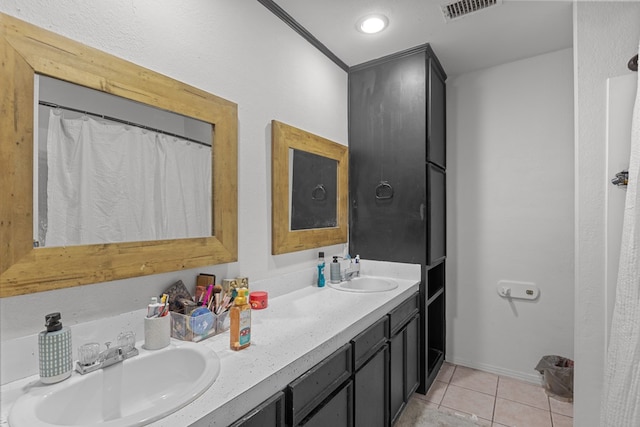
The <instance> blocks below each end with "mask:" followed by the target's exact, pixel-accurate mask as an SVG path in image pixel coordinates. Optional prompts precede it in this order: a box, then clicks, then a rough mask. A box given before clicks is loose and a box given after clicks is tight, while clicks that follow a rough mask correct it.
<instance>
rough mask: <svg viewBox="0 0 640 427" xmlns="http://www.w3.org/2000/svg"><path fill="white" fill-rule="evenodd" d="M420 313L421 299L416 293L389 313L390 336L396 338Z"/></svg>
mask: <svg viewBox="0 0 640 427" xmlns="http://www.w3.org/2000/svg"><path fill="white" fill-rule="evenodd" d="M419 311H420V298H419V294H418V292H416V293H415V294H413V295H412V296H410V297H409V298H408V299H407V300H406V301H404V302H403V303H402V304H400V305H399V306H398V307H396V308H394V309H393V310H391V312H390V313H389V335H390V336H391V337H392V336H394V335H395V334H396V333H397V332H398V331H399V330H400V329H401V328H402V326H404V324H405V323H407V322H408V321H409V320H410V319H411V318H412V317H413V316H414V315H415V314H416V313H418V312H419Z"/></svg>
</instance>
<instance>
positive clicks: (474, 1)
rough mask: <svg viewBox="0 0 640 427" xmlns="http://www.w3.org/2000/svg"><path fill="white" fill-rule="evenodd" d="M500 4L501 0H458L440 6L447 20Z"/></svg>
mask: <svg viewBox="0 0 640 427" xmlns="http://www.w3.org/2000/svg"><path fill="white" fill-rule="evenodd" d="M501 4H502V0H460V1H457V2H454V3H449V4H443V5H442V6H441V7H442V14H443V15H444V20H445V21H447V22H448V21H453V20H455V19H460V18H463V17H465V16H467V15H469V14H472V13H474V12H479V11H481V10H484V9H486V8H488V7H492V6H499V5H501Z"/></svg>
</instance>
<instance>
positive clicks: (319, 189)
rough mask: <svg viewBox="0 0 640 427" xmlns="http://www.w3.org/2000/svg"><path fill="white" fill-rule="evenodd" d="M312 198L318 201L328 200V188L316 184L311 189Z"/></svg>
mask: <svg viewBox="0 0 640 427" xmlns="http://www.w3.org/2000/svg"><path fill="white" fill-rule="evenodd" d="M311 200H315V201H317V202H321V201H323V200H327V190H326V189H325V188H324V185H322V184H318V185H316V186H315V188H314V189H313V190H312V191H311Z"/></svg>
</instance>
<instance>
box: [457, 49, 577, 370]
mask: <svg viewBox="0 0 640 427" xmlns="http://www.w3.org/2000/svg"><path fill="white" fill-rule="evenodd" d="M447 104H448V111H447V113H448V115H447V119H448V123H447V132H448V135H447V137H448V147H447V161H448V167H447V185H448V188H447V209H448V213H447V216H448V223H447V229H448V230H447V231H448V242H447V243H448V253H447V359H448V360H451V361H453V362H455V363H460V364H462V365H466V366H471V367H475V368H480V369H483V370H487V371H491V372H495V373H498V374H505V375H509V376H513V377H519V378H522V379H525V380H528V381H536V380H538V377H539V376H538V373H537V372H536V371H535V370H534V367H535V366H536V364H537V362H538V361H539V359H540V357H541V356H543V355H545V354H560V355H564V356H567V357H572V356H573V139H574V138H573V66H572V50H571V49H565V50H561V51H557V52H553V53H549V54H545V55H540V56H535V57H532V58H528V59H524V60H521V61H516V62H512V63H509V64H504V65H500V66H496V67H492V68H488V69H485V70H481V71H477V72H472V73H469V74H465V75H462V76H458V77H455V78H453V79H451V80H450V81H448V82H447ZM500 280H510V281H519V282H533V283H535V284H536V285H537V286H538V287H539V289H540V297H539V298H538V300H536V301H523V300H513V302H512V303H509V301H508V300H506V299H504V298H501V297H500V296H498V294H497V292H496V288H497V286H498V282H499V281H500Z"/></svg>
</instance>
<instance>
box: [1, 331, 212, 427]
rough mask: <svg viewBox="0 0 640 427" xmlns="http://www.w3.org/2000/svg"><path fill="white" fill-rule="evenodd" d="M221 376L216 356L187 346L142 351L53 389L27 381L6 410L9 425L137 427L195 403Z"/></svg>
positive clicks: (176, 344) (200, 347) (204, 350)
mask: <svg viewBox="0 0 640 427" xmlns="http://www.w3.org/2000/svg"><path fill="white" fill-rule="evenodd" d="M219 373H220V359H219V358H218V356H217V355H216V353H215V352H214V351H213V350H211V349H209V348H207V347H205V346H203V345H202V344H194V343H190V342H180V343H174V342H172V344H170V345H169V347H166V348H164V349H162V350H156V351H147V350H144V349H143V348H142V349H140V354H139V355H138V356H136V357H133V358H131V359H127V360H125V361H124V362H122V363H117V364H115V365H112V366H109V367H108V368H105V369H100V370H97V371H95V372H91V373H89V374H86V375H80V374H78V373H77V372H74V373H73V375H72V376H71V378H70V379H68V380H66V381H63V382H61V383H58V384H55V385H42V384H41V383H40V382H37V383H32V384H35V385H33V386H32V387H31V388H30V389H29V390H28V391H26V392H25V394H24V395H22V396H21V397H20V398H18V399H17V400H16V402H15V404H14V405H13V407H12V408H11V411H10V412H9V426H11V427H23V426H24V427H48V426H51V427H53V426H57V427H61V426H78V427H79V426H83V427H89V426H101V427H132V426H141V425H146V424H148V423H151V422H153V421H155V420H158V419H160V418H162V417H164V416H167V415H169V414H171V413H173V412H175V411H177V410H178V409H180V408H182V407H184V406H185V405H187V404H188V403H190V402H192V401H193V400H195V399H196V398H197V397H198V396H200V395H201V394H202V393H204V392H205V391H206V390H207V389H208V388H209V387H210V386H211V384H213V383H214V381H215V380H216V378H217V377H218V374H219Z"/></svg>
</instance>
